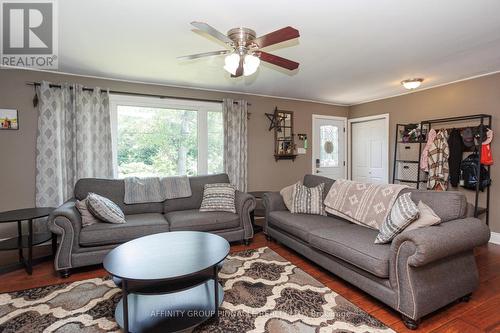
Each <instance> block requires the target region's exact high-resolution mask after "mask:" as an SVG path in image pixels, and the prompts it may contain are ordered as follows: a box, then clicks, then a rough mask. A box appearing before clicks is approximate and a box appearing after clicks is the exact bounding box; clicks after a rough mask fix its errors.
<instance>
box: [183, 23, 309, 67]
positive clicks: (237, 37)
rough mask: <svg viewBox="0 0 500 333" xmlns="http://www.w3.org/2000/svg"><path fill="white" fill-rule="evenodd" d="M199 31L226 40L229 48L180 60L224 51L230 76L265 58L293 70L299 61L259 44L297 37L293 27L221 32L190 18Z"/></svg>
mask: <svg viewBox="0 0 500 333" xmlns="http://www.w3.org/2000/svg"><path fill="white" fill-rule="evenodd" d="M191 24H192V25H193V26H194V27H196V28H198V29H199V30H201V31H204V32H206V33H207V34H209V35H210V36H212V37H215V38H216V39H218V40H219V41H221V42H223V43H225V45H226V46H227V48H228V49H226V50H222V51H214V52H205V53H200V54H193V55H189V56H184V57H178V58H177V59H181V60H192V59H198V58H202V57H209V56H219V55H225V54H227V56H226V58H225V59H224V69H225V70H226V71H227V72H229V73H231V77H240V76H242V75H243V76H249V75H252V74H253V73H255V72H256V71H257V69H258V68H259V65H260V61H261V60H262V61H265V62H268V63H271V64H273V65H276V66H278V67H282V68H285V69H288V70H291V71H293V70H295V69H297V68H298V67H299V63H298V62H295V61H292V60H288V59H285V58H281V57H278V56H277V55H274V54H270V53H267V52H264V51H262V50H261V49H262V48H265V47H267V46H271V45H274V44H278V43H281V42H284V41H287V40H291V39H294V38H298V37H299V36H300V34H299V31H298V30H297V29H294V28H292V27H285V28H282V29H279V30H276V31H274V32H271V33H269V34H267V35H264V36H260V37H256V34H255V31H253V30H252V29H248V28H234V29H231V30H229V31H228V32H227V34H223V33H221V32H219V31H218V30H216V29H215V28H213V27H211V26H210V25H208V24H206V23H204V22H191Z"/></svg>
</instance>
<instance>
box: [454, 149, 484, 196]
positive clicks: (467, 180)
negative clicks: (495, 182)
mask: <svg viewBox="0 0 500 333" xmlns="http://www.w3.org/2000/svg"><path fill="white" fill-rule="evenodd" d="M479 167H481V171H480V177H481V178H480V179H481V181H480V183H479V189H480V190H481V191H484V189H485V188H486V187H488V186H490V185H491V178H490V173H489V172H488V170H487V169H486V168H485V167H484V166H483V165H481V164H480V163H479V155H478V154H477V153H473V154H470V155H469V156H467V157H466V158H465V159H464V160H463V161H462V163H461V164H460V170H461V171H462V179H463V180H464V183H463V185H462V186H463V187H465V188H467V189H471V190H475V189H476V184H477V181H478V180H477V168H479Z"/></svg>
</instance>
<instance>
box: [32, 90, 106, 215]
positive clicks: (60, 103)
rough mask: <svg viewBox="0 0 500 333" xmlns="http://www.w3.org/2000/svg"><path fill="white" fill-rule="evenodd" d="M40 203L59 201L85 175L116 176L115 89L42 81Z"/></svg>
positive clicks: (38, 148)
mask: <svg viewBox="0 0 500 333" xmlns="http://www.w3.org/2000/svg"><path fill="white" fill-rule="evenodd" d="M37 97H38V133H37V142H36V200H35V201H36V205H37V207H41V206H53V207H57V206H59V205H61V204H62V203H63V202H64V201H66V200H68V199H69V198H71V197H72V196H73V188H74V186H75V183H76V181H77V180H78V179H80V178H85V177H101V178H111V177H112V176H113V165H112V160H111V156H112V155H111V123H110V113H109V94H108V93H107V92H102V91H101V90H100V89H99V88H96V89H94V90H93V91H88V90H85V91H84V90H83V87H82V86H81V85H72V86H70V85H68V84H63V85H62V86H61V88H51V87H50V85H49V83H48V82H42V84H41V85H40V86H39V87H37Z"/></svg>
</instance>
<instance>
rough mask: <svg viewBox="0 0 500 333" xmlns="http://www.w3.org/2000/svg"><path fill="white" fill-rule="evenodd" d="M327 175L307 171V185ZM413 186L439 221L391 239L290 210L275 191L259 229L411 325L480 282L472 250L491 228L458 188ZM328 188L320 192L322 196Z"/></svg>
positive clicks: (266, 202)
mask: <svg viewBox="0 0 500 333" xmlns="http://www.w3.org/2000/svg"><path fill="white" fill-rule="evenodd" d="M333 182H334V181H333V180H332V179H329V178H324V177H319V176H314V175H306V176H305V177H304V185H305V186H308V187H313V186H316V185H318V184H319V183H325V189H326V193H327V192H328V191H329V189H330V187H331V186H332V184H333ZM407 191H411V192H412V199H413V200H414V201H416V202H418V201H419V200H422V201H423V202H424V203H426V204H427V205H429V206H430V207H431V208H432V209H433V210H434V211H435V212H436V214H438V215H439V216H440V217H441V219H442V221H443V223H441V224H440V225H438V226H431V227H426V228H421V229H416V230H412V231H408V232H403V233H401V234H399V235H398V236H397V237H396V238H395V239H394V240H393V241H392V243H390V244H382V245H380V244H374V240H375V237H376V236H377V233H378V232H377V230H372V229H369V228H366V227H363V226H359V225H356V224H353V223H350V222H348V221H346V220H344V219H341V218H338V217H334V216H318V215H305V214H292V213H290V212H289V211H288V210H287V209H286V207H285V205H284V203H283V198H282V197H281V195H280V194H279V193H278V192H270V193H266V194H265V195H264V205H265V207H266V224H265V226H264V232H265V233H266V235H267V236H268V238H272V239H275V240H277V241H279V242H281V243H282V244H284V245H286V246H288V247H290V248H292V249H293V250H295V251H297V252H298V253H300V254H301V255H303V256H304V257H306V258H308V259H310V260H311V261H313V262H315V263H316V264H318V265H320V266H322V267H323V268H325V269H327V270H328V271H330V272H332V273H334V274H335V275H337V276H339V277H341V278H342V279H344V280H346V281H348V282H350V283H352V284H353V285H355V286H357V287H358V288H360V289H362V290H364V291H365V292H367V293H369V294H370V295H372V296H373V297H375V298H377V299H379V300H381V301H382V302H384V303H385V304H387V305H389V306H390V307H392V308H393V309H395V310H397V311H398V312H400V313H401V314H402V317H403V321H404V323H405V325H406V326H407V327H408V328H411V329H416V328H417V326H418V322H419V320H420V318H422V317H423V316H425V315H427V314H429V313H431V312H433V311H435V310H437V309H439V308H441V307H443V306H445V305H447V304H449V303H451V302H454V301H456V300H460V299H461V300H468V299H469V297H470V294H471V293H472V292H473V291H474V290H475V289H476V288H477V287H478V283H479V282H478V272H477V268H476V262H475V259H474V253H473V249H474V248H475V247H476V246H479V245H483V244H485V243H487V242H488V240H489V237H490V231H489V229H488V227H487V226H486V225H485V224H484V223H482V222H481V221H480V220H478V219H476V218H473V217H467V215H466V210H467V202H466V199H465V196H464V195H463V194H461V193H459V192H434V191H421V190H420V191H419V190H413V189H405V190H403V192H402V193H404V192H407ZM326 193H325V196H326Z"/></svg>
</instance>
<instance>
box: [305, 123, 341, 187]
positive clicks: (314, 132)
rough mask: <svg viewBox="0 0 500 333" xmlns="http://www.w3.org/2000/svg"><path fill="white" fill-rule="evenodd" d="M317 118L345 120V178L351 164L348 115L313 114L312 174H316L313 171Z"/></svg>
mask: <svg viewBox="0 0 500 333" xmlns="http://www.w3.org/2000/svg"><path fill="white" fill-rule="evenodd" d="M315 119H328V120H339V121H343V122H344V161H345V165H344V178H347V169H348V168H347V166H348V165H349V155H348V153H347V149H348V146H347V140H348V137H347V121H348V119H347V117H340V116H327V115H322V114H313V115H312V123H311V127H312V131H311V132H312V138H311V141H310V142H311V174H315V173H313V172H314V168H315V166H316V161H315V160H314V153H315V152H316V149H317V148H316V145H315V144H314V138H315V134H316V130H315V127H314V120H315Z"/></svg>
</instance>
